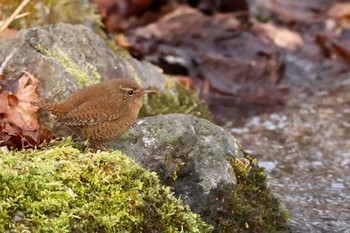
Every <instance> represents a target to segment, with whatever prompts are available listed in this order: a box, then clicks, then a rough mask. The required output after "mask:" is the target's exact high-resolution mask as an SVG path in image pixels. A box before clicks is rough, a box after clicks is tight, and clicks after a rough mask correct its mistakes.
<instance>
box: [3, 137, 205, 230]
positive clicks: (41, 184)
mask: <svg viewBox="0 0 350 233" xmlns="http://www.w3.org/2000/svg"><path fill="white" fill-rule="evenodd" d="M71 144H72V143H71V142H70V141H69V140H64V141H62V142H53V143H51V144H50V146H49V147H47V148H46V149H44V150H42V151H35V150H28V151H20V152H9V153H3V152H0V200H1V201H0V232H10V231H11V232H24V231H26V232H29V231H30V232H142V231H143V232H208V231H210V227H209V226H208V225H206V224H205V223H203V222H202V221H201V220H200V218H199V217H198V215H196V214H193V213H192V212H191V211H190V210H189V208H188V206H186V205H184V204H183V203H182V202H181V201H180V200H178V199H176V198H175V197H174V196H173V194H172V192H171V190H170V188H168V187H165V186H162V185H160V184H159V180H158V178H157V176H156V174H155V173H152V172H149V171H146V170H144V169H142V168H140V167H139V166H137V165H136V164H135V163H134V161H132V160H131V159H130V158H128V157H127V156H125V155H123V154H121V152H119V151H112V152H96V153H92V152H90V151H84V152H81V151H79V150H78V149H76V148H74V147H72V145H71Z"/></svg>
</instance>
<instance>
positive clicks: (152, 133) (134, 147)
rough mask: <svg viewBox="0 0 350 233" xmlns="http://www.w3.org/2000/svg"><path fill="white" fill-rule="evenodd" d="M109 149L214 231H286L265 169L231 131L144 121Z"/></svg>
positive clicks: (163, 118) (194, 120)
mask: <svg viewBox="0 0 350 233" xmlns="http://www.w3.org/2000/svg"><path fill="white" fill-rule="evenodd" d="M108 145H109V146H110V147H111V148H114V149H118V150H120V151H122V152H124V153H125V154H127V155H129V156H131V157H132V158H133V159H134V160H135V161H136V162H137V163H138V164H140V165H141V166H142V167H145V168H147V169H150V170H151V171H155V172H156V173H157V174H158V176H159V178H160V180H161V182H162V183H163V184H166V185H169V186H171V187H173V188H174V189H173V190H174V193H175V195H177V196H178V197H180V198H181V199H182V200H183V201H185V202H186V203H187V204H188V205H189V206H190V207H191V210H192V211H194V212H195V213H197V214H199V215H200V216H201V217H202V219H203V220H204V221H205V222H206V223H208V224H210V225H212V226H214V228H215V230H214V231H215V232H229V233H241V232H242V233H243V232H247V233H248V232H289V228H288V225H287V215H286V212H285V210H284V208H283V207H281V206H280V202H279V201H278V199H277V198H275V197H274V195H273V193H272V192H271V190H270V188H269V187H268V185H267V178H266V174H265V173H264V169H263V168H260V167H259V166H258V165H257V163H256V161H255V159H253V158H252V157H250V156H249V155H247V154H246V153H245V152H244V150H243V149H242V147H241V146H240V145H239V143H238V142H237V140H236V139H235V138H234V137H233V136H232V135H231V134H230V133H229V132H227V131H226V130H224V129H223V128H221V127H219V126H217V125H215V124H213V123H211V122H209V121H207V120H205V119H202V118H198V117H194V116H193V115H189V114H167V115H159V116H154V117H146V118H144V119H141V120H139V121H138V122H137V123H136V124H135V126H134V127H133V128H131V129H129V130H128V131H127V132H126V133H124V134H123V135H121V136H120V137H119V138H118V139H117V140H115V141H112V142H110V143H109V144H108Z"/></svg>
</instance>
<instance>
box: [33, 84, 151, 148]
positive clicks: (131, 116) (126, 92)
mask: <svg viewBox="0 0 350 233" xmlns="http://www.w3.org/2000/svg"><path fill="white" fill-rule="evenodd" d="M148 93H155V91H152V90H144V89H143V88H142V87H140V86H139V85H138V84H136V83H135V82H133V81H130V80H128V79H112V80H109V81H104V82H101V83H98V84H95V85H92V86H88V87H86V88H84V89H82V90H80V91H78V92H75V93H73V94H72V95H71V96H70V97H68V98H67V99H66V100H64V101H62V102H58V103H44V102H35V103H33V105H35V106H37V107H39V108H42V109H45V110H48V111H50V112H51V113H53V114H54V115H56V116H57V121H58V122H60V123H61V124H63V125H66V126H69V127H70V128H72V129H73V131H74V132H75V133H76V134H77V135H78V136H79V137H81V138H83V139H89V141H90V142H91V143H92V144H96V145H100V144H101V143H104V142H108V141H110V140H112V139H114V138H116V137H118V136H119V135H121V134H122V133H124V132H125V131H127V130H128V129H129V128H130V127H131V126H132V125H133V124H134V122H135V121H136V119H137V116H138V114H139V111H140V108H141V106H142V99H143V95H144V94H148Z"/></svg>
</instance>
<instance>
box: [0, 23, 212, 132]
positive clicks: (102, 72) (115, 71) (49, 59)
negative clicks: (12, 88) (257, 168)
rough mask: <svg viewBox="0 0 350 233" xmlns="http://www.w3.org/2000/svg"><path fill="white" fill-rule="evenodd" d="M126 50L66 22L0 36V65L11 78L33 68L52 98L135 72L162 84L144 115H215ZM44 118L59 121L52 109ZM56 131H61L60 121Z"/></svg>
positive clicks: (150, 84)
mask: <svg viewBox="0 0 350 233" xmlns="http://www.w3.org/2000/svg"><path fill="white" fill-rule="evenodd" d="M125 54H126V53H125V52H124V53H123V54H122V52H120V56H118V55H117V54H115V53H114V52H113V51H112V50H111V49H110V48H109V47H107V44H106V42H105V41H104V40H103V39H102V38H101V37H100V36H99V35H97V34H95V33H94V32H93V31H92V30H91V29H89V28H87V27H85V26H81V25H71V24H65V23H59V24H55V25H49V26H45V27H34V28H30V29H24V30H21V31H19V32H18V33H17V35H16V37H15V38H13V39H9V40H0V67H4V73H5V75H6V78H7V79H9V80H16V79H18V78H19V77H20V76H21V75H22V72H23V71H28V72H30V73H32V74H33V75H34V77H36V78H38V79H39V80H40V91H39V92H40V96H41V98H42V99H44V100H46V101H49V102H52V101H59V100H63V99H65V98H66V97H68V96H69V95H70V94H71V93H72V92H75V91H76V90H78V89H80V88H82V87H83V86H88V85H91V84H94V83H97V82H100V81H102V80H107V79H112V78H129V79H133V80H135V81H137V82H138V83H139V84H141V85H142V86H143V87H145V88H152V89H155V90H157V94H156V95H153V96H151V97H149V98H147V99H146V100H145V103H147V104H145V107H144V108H143V109H142V111H141V114H142V115H143V116H146V115H156V114H164V113H169V112H188V113H193V114H195V115H198V116H203V115H206V118H210V114H209V113H208V111H207V108H206V107H203V105H202V104H201V103H200V101H199V98H198V96H197V95H196V94H195V93H193V91H192V90H190V89H186V88H185V87H183V86H181V85H179V84H177V83H176V82H175V81H174V79H171V78H169V77H167V76H165V75H164V74H163V73H162V70H161V69H159V68H158V67H156V66H153V65H152V64H150V63H149V62H140V61H138V60H136V59H134V58H132V57H130V56H127V55H125ZM4 63H5V64H4ZM0 72H1V71H0ZM160 104H161V107H160ZM202 113H204V114H202ZM41 122H47V126H48V127H50V128H52V127H53V121H52V120H50V119H49V118H48V117H47V116H46V115H43V116H42V117H41ZM54 131H55V132H58V129H57V127H56V130H54ZM63 135H64V134H63Z"/></svg>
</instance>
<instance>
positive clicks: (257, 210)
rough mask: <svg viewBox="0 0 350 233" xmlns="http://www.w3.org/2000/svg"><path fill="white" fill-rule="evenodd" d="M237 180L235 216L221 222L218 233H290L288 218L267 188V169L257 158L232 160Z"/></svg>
mask: <svg viewBox="0 0 350 233" xmlns="http://www.w3.org/2000/svg"><path fill="white" fill-rule="evenodd" d="M228 160H229V161H230V162H231V165H232V167H233V168H234V171H235V175H236V177H237V185H236V187H235V188H234V190H232V196H231V200H230V209H231V211H232V212H231V213H226V215H225V216H224V217H223V216H221V217H220V219H218V222H219V225H218V228H217V229H216V232H233V233H234V232H290V229H289V228H288V226H287V221H286V220H287V214H286V211H285V210H284V209H282V208H281V206H280V204H279V202H278V200H277V199H276V198H275V197H274V196H273V195H272V193H271V190H270V188H269V187H268V185H267V180H266V175H265V173H264V169H263V168H260V167H258V166H257V165H256V161H255V159H254V158H253V157H251V156H249V155H248V154H246V153H244V158H240V159H230V158H228Z"/></svg>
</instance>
